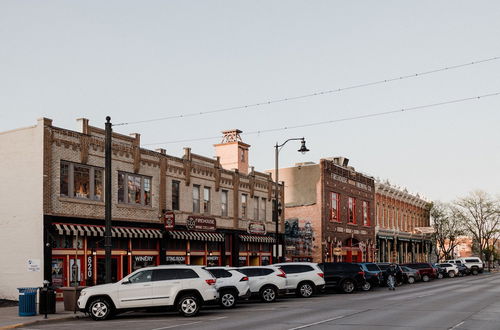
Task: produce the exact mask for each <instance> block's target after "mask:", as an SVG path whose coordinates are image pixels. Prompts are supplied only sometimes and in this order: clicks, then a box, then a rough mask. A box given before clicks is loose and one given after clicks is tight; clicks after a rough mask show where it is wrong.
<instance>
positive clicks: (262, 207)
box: [259, 198, 266, 221]
mask: <svg viewBox="0 0 500 330" xmlns="http://www.w3.org/2000/svg"><path fill="white" fill-rule="evenodd" d="M259 218H260V220H262V221H265V220H266V198H262V199H261V200H260V216H259Z"/></svg>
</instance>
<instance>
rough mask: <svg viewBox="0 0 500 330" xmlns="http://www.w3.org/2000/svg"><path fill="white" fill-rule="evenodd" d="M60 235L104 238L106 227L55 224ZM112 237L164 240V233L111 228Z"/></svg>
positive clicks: (140, 229)
mask: <svg viewBox="0 0 500 330" xmlns="http://www.w3.org/2000/svg"><path fill="white" fill-rule="evenodd" d="M54 226H55V227H56V230H57V231H58V232H59V235H77V234H78V235H79V236H83V235H87V236H101V237H104V232H105V227H104V226H92V225H75V224H65V223H56V224H54ZM111 236H112V237H124V238H127V237H128V238H162V236H163V235H162V232H161V231H160V230H159V229H147V228H131V227H116V226H113V227H111Z"/></svg>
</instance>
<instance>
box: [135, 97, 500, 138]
mask: <svg viewBox="0 0 500 330" xmlns="http://www.w3.org/2000/svg"><path fill="white" fill-rule="evenodd" d="M498 95H500V91H499V92H494V93H489V94H482V95H477V96H472V97H465V98H460V99H454V100H448V101H442V102H436V103H430V104H424V105H417V106H413V107H405V108H400V109H396V110H389V111H383V112H376V113H370V114H363V115H358V116H351V117H345V118H338V119H332V120H324V121H319V122H313V123H307V124H301V125H293V126H285V127H278V128H270V129H264V130H255V131H249V132H246V133H245V132H243V133H241V135H255V134H263V133H270V132H277V131H284V130H290V129H297V128H304V127H312V126H320V125H327V124H333V123H338V122H344V121H352V120H358V119H365V118H373V117H380V116H387V115H390V114H395V113H403V112H409V111H416V110H423V109H429V108H433V107H438V106H443V105H448V104H454V103H461V102H466V101H472V100H479V99H484V98H487V97H493V96H498ZM217 138H218V139H220V135H218V136H210V137H201V138H194V139H184V140H174V141H166V142H157V143H147V144H144V145H145V146H148V145H162V144H173V143H183V142H196V141H204V140H213V139H217Z"/></svg>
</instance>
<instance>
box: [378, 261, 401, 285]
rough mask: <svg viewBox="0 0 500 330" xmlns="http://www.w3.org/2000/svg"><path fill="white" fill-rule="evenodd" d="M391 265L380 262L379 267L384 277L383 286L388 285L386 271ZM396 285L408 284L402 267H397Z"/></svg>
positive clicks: (382, 278) (382, 279)
mask: <svg viewBox="0 0 500 330" xmlns="http://www.w3.org/2000/svg"><path fill="white" fill-rule="evenodd" d="M389 265H390V263H389V262H378V263H377V266H378V267H379V268H380V270H381V271H382V277H381V285H387V273H386V270H387V268H389ZM396 269H397V271H396V285H398V286H399V285H403V283H404V282H406V279H405V275H404V272H403V270H402V269H401V266H399V265H396Z"/></svg>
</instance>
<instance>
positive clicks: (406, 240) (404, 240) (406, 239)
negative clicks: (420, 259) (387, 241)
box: [398, 237, 410, 242]
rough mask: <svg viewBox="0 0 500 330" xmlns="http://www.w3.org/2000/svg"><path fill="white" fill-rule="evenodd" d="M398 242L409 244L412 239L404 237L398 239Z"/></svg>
mask: <svg viewBox="0 0 500 330" xmlns="http://www.w3.org/2000/svg"><path fill="white" fill-rule="evenodd" d="M398 241H402V242H409V241H410V239H409V238H404V237H398Z"/></svg>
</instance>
